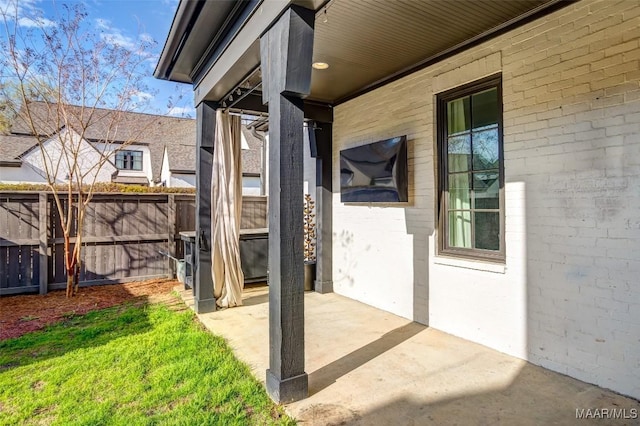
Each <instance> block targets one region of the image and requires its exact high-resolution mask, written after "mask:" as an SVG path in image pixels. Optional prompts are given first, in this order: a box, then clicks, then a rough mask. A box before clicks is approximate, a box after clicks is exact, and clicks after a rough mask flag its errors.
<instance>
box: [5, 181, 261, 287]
mask: <svg viewBox="0 0 640 426" xmlns="http://www.w3.org/2000/svg"><path fill="white" fill-rule="evenodd" d="M40 194H43V197H42V198H41V196H40ZM60 199H61V202H62V204H63V207H64V208H67V206H68V199H67V196H66V195H65V194H60ZM266 213H267V200H266V197H253V196H252V197H244V200H243V212H242V221H241V227H243V228H247V227H250V228H263V227H266V224H267V221H266ZM74 220H75V218H74ZM43 224H44V225H43ZM75 227H76V223H75V222H74V224H73V227H72V230H75ZM194 229H195V196H194V195H191V194H96V195H95V196H94V198H93V199H92V201H91V203H90V204H89V206H88V209H87V210H86V216H85V223H84V235H83V255H82V258H83V262H82V269H81V271H80V280H81V283H80V285H81V286H83V287H84V286H86V285H98V284H105V283H114V282H127V281H133V280H142V279H148V278H154V277H164V276H167V275H169V274H172V273H173V270H172V269H171V264H170V261H169V260H168V259H167V258H166V257H165V256H163V255H160V253H159V251H160V250H162V251H164V252H167V251H168V252H169V253H172V252H173V253H175V254H176V255H177V257H182V241H181V240H180V237H179V233H180V232H181V231H193V230H194ZM72 235H73V234H72ZM63 237H64V233H63V231H62V227H61V225H60V218H59V215H58V211H57V207H56V204H55V201H54V199H53V196H52V195H51V194H47V193H36V192H0V295H4V294H19V293H25V292H37V291H38V290H40V291H41V292H44V291H46V290H47V289H58V288H64V286H65V285H66V270H65V262H64V239H63ZM73 241H75V239H72V242H73ZM41 253H42V254H43V256H42V258H41V257H40V255H41ZM41 277H42V280H43V281H42V286H40V278H41ZM39 286H40V287H39Z"/></svg>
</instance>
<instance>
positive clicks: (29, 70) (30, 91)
mask: <svg viewBox="0 0 640 426" xmlns="http://www.w3.org/2000/svg"><path fill="white" fill-rule="evenodd" d="M0 7H1V6H0ZM0 13H1V14H2V18H3V23H4V34H3V38H2V39H1V40H0V48H1V49H2V57H1V58H0V67H1V69H0V90H1V89H3V88H4V89H6V88H11V89H12V92H11V93H10V92H7V91H6V90H5V91H4V93H3V94H2V96H1V98H2V107H3V108H5V111H4V112H5V113H6V114H7V116H14V117H15V121H14V126H16V125H17V126H18V127H20V126H21V127H22V128H23V129H24V130H23V131H24V133H27V134H31V135H32V136H33V137H34V138H35V140H36V141H37V147H38V149H39V150H40V153H41V158H42V164H41V168H42V171H43V176H44V178H46V181H47V186H48V187H49V188H50V190H51V191H52V193H53V198H54V200H55V205H56V209H57V212H58V216H59V218H60V226H61V230H62V232H63V233H64V250H65V268H66V272H67V297H71V296H73V295H74V294H75V293H76V292H77V289H78V282H79V274H80V270H81V266H82V264H81V262H82V260H81V259H82V237H83V224H84V219H85V215H86V211H87V207H88V205H89V202H90V201H91V198H92V196H93V194H94V185H95V183H96V181H97V180H98V177H99V176H100V173H101V170H102V169H103V166H105V164H109V163H111V162H112V161H113V158H114V155H115V153H116V151H118V150H121V149H123V148H124V147H126V146H127V144H129V143H131V142H133V141H135V140H136V139H138V138H139V136H140V133H141V132H144V131H145V129H146V128H147V127H148V126H150V125H151V119H148V120H147V122H146V123H143V122H137V123H135V126H130V125H124V124H125V121H126V120H127V119H128V118H127V113H128V112H131V111H134V110H139V109H140V108H141V106H142V105H143V104H145V103H148V101H149V98H150V97H149V96H148V92H149V90H148V89H147V87H146V85H145V84H144V77H145V76H146V72H147V71H148V70H149V65H150V64H149V61H150V60H152V58H151V56H150V54H149V53H148V52H150V51H151V47H152V44H153V43H154V42H153V41H152V40H150V39H149V38H148V37H139V38H138V40H130V39H129V40H125V41H122V40H117V39H114V38H113V37H110V36H109V35H108V34H105V33H99V32H96V31H95V30H94V29H93V28H94V26H93V25H91V23H89V22H88V19H87V14H86V12H85V9H84V8H83V6H82V5H81V4H77V3H76V4H74V5H72V6H67V5H63V6H62V8H61V9H60V10H59V11H58V17H57V19H55V20H50V19H46V18H44V17H43V16H38V14H37V11H35V10H25V9H24V8H22V7H21V5H20V3H19V2H17V1H13V2H12V1H10V2H9V3H5V6H4V10H2V11H0ZM25 20H26V21H25ZM25 22H26V23H28V25H25ZM129 124H131V123H129ZM132 129H135V131H132ZM88 141H90V143H89V142H88ZM88 149H90V150H92V155H87V150H88Z"/></svg>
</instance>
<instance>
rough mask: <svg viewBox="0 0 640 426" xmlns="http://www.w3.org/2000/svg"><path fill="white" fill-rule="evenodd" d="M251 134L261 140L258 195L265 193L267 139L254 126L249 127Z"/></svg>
mask: <svg viewBox="0 0 640 426" xmlns="http://www.w3.org/2000/svg"><path fill="white" fill-rule="evenodd" d="M249 130H251V134H252V135H253V136H254V137H256V138H258V139H259V140H261V141H262V150H261V151H260V157H261V158H260V169H261V170H260V195H266V194H267V140H266V138H265V137H264V135H262V134H260V133H258V131H257V130H256V128H255V127H251V128H250V129H249Z"/></svg>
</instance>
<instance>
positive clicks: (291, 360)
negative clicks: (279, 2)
mask: <svg viewBox="0 0 640 426" xmlns="http://www.w3.org/2000/svg"><path fill="white" fill-rule="evenodd" d="M313 21H314V12H313V11H312V10H309V9H304V8H301V7H298V6H291V7H290V8H289V9H287V11H286V12H285V13H284V14H283V15H282V16H281V17H280V18H279V19H278V20H277V21H276V22H275V24H274V25H273V26H272V27H271V28H270V29H269V30H268V31H267V32H266V33H265V34H264V35H263V36H262V38H261V39H260V56H261V63H262V87H263V98H262V100H263V102H264V103H268V104H269V175H270V176H269V369H268V370H267V380H266V382H267V392H268V393H269V395H270V396H271V398H273V399H274V400H275V401H276V402H281V403H285V402H291V401H297V400H300V399H303V398H306V397H307V395H308V378H307V373H305V371H304V284H303V279H304V272H303V265H304V258H303V224H302V213H303V194H302V192H303V175H302V163H303V131H304V129H303V125H304V112H303V101H302V97H303V96H306V95H308V94H309V92H310V88H311V59H312V56H313Z"/></svg>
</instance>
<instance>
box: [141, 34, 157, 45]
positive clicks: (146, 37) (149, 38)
mask: <svg viewBox="0 0 640 426" xmlns="http://www.w3.org/2000/svg"><path fill="white" fill-rule="evenodd" d="M140 40H142V41H143V42H145V43H153V42H154V41H155V40H154V39H153V36H152V35H151V34H149V33H142V34H140Z"/></svg>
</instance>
